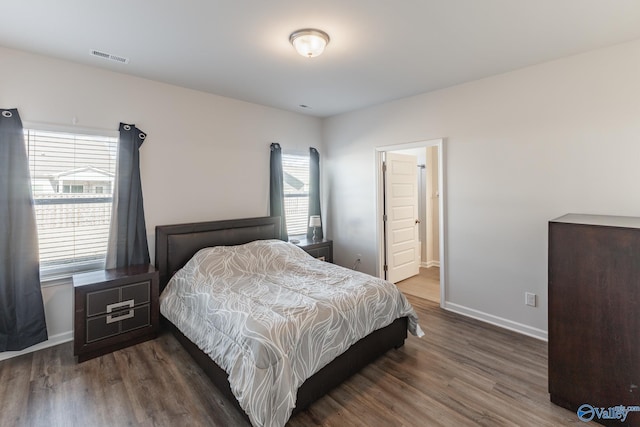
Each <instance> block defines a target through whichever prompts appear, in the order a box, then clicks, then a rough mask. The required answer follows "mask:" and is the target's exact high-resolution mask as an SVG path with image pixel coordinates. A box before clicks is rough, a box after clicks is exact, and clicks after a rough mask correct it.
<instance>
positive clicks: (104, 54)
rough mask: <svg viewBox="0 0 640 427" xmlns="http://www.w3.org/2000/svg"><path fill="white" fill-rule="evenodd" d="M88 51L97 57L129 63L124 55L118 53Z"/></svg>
mask: <svg viewBox="0 0 640 427" xmlns="http://www.w3.org/2000/svg"><path fill="white" fill-rule="evenodd" d="M89 53H90V54H91V55H93V56H97V57H98V58H102V59H108V60H109V61H116V62H120V63H121V64H128V63H129V58H125V57H122V56H118V55H112V54H110V53H107V52H101V51H99V50H92V51H91V52H89Z"/></svg>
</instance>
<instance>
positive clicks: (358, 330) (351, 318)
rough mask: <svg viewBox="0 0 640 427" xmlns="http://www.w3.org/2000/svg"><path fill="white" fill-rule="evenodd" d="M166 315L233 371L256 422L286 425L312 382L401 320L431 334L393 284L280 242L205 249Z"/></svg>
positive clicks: (169, 295) (164, 306) (169, 297)
mask: <svg viewBox="0 0 640 427" xmlns="http://www.w3.org/2000/svg"><path fill="white" fill-rule="evenodd" d="M160 310H161V312H162V314H163V315H164V316H165V317H166V318H167V319H169V320H170V321H171V322H172V323H173V324H175V325H176V326H177V327H178V329H180V330H181V331H182V333H183V334H184V335H185V336H187V337H188V338H189V339H190V340H191V341H193V342H194V343H195V344H196V345H197V346H198V347H199V348H200V349H201V350H203V351H204V352H205V353H207V354H208V355H209V356H210V357H211V358H212V359H213V360H214V361H215V362H216V363H217V364H218V366H220V367H221V368H222V369H224V370H225V371H226V372H227V374H228V375H229V383H230V384H231V390H232V392H233V394H234V395H235V396H236V398H237V399H238V402H239V403H240V406H241V407H242V408H243V409H244V410H245V412H246V413H247V415H248V416H249V418H250V420H251V423H252V424H253V425H254V426H267V427H273V426H283V425H284V424H285V423H286V422H287V420H288V419H289V417H290V415H291V411H292V410H293V408H294V407H295V405H296V394H297V390H298V388H299V387H300V385H301V384H302V383H303V382H304V381H305V380H306V379H307V378H309V377H310V376H311V375H313V374H314V373H315V372H317V371H318V370H320V369H321V368H322V367H324V366H325V365H326V364H328V363H329V362H331V361H332V360H333V359H334V358H335V357H336V356H338V355H340V354H341V353H343V352H344V351H346V350H347V349H348V348H349V347H350V346H351V345H352V344H354V343H355V342H357V341H358V340H359V339H361V338H363V337H364V336H366V335H368V334H369V333H371V332H373V331H375V330H377V329H380V328H382V327H384V326H387V325H389V324H390V323H392V322H393V321H394V320H395V319H397V318H398V317H404V316H408V317H409V331H410V332H411V333H412V334H414V335H418V336H422V335H423V332H422V330H421V329H420V326H419V325H418V319H417V316H416V314H415V312H414V310H413V308H412V307H411V305H410V304H409V303H408V302H407V300H406V299H405V298H404V296H403V295H402V294H401V293H400V292H399V291H398V289H397V288H396V286H395V285H393V284H392V283H389V282H386V281H384V280H381V279H378V278H375V277H372V276H369V275H367V274H364V273H360V272H357V271H353V270H349V269H347V268H344V267H340V266H337V265H334V264H330V263H326V262H323V261H319V260H316V259H314V258H313V257H311V256H310V255H308V254H307V253H306V252H304V251H303V250H302V249H300V248H298V247H297V246H295V245H293V244H290V243H287V242H283V241H280V240H261V241H255V242H252V243H248V244H246V245H240V246H218V247H213V248H207V249H202V250H201V251H199V252H198V253H197V254H196V255H194V257H193V258H192V259H191V260H190V261H189V262H188V263H187V264H186V265H185V266H184V267H183V268H182V269H181V270H180V271H178V272H177V273H176V274H175V275H174V277H173V278H172V279H171V280H170V281H169V284H168V285H167V287H166V289H165V290H164V291H163V293H162V295H161V297H160Z"/></svg>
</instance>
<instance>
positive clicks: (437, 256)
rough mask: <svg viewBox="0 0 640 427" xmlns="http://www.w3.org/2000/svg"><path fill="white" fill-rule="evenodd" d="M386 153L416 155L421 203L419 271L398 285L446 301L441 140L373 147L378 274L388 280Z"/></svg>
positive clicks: (437, 300) (407, 290) (390, 247)
mask: <svg viewBox="0 0 640 427" xmlns="http://www.w3.org/2000/svg"><path fill="white" fill-rule="evenodd" d="M389 153H394V154H391V155H393V156H395V155H396V153H397V154H400V155H405V156H406V155H408V156H415V158H416V162H415V164H414V165H413V167H414V168H415V169H416V171H417V184H418V185H417V187H418V204H419V206H420V208H419V209H418V212H417V216H416V224H418V228H419V230H418V233H417V235H418V240H419V245H418V248H419V249H418V251H419V258H420V259H419V263H420V268H419V271H418V270H416V273H418V274H416V275H414V276H413V277H410V278H407V279H405V280H401V281H399V282H397V284H398V287H399V288H400V289H401V290H402V291H403V292H406V293H409V294H413V295H416V296H419V297H421V298H425V299H428V300H431V301H435V302H438V303H439V304H440V305H441V306H443V305H444V303H445V301H446V282H445V276H446V269H445V266H446V263H445V259H444V256H445V251H444V245H445V238H444V237H445V234H444V230H445V220H446V217H445V209H444V206H445V192H444V189H445V188H446V186H445V181H444V176H445V174H444V140H443V139H437V140H429V141H419V142H414V143H407V144H398V145H392V146H384V147H378V148H376V171H377V178H378V179H377V182H378V185H377V219H376V224H377V243H378V254H379V256H378V266H379V268H378V277H381V278H385V279H387V280H390V277H389V272H388V271H387V268H389V267H388V265H389V263H390V264H391V265H393V262H394V259H393V258H390V255H389V251H392V250H393V249H392V246H393V245H392V244H391V245H390V244H389V242H388V240H389V235H388V230H387V228H388V223H386V222H385V220H386V219H388V218H387V217H385V205H387V204H388V199H387V198H388V194H387V192H388V191H389V189H388V188H387V189H386V188H385V187H386V182H385V176H386V175H387V174H385V173H384V172H383V165H384V162H385V159H386V158H387V157H388V156H389ZM392 243H393V242H392ZM391 256H393V254H392V255H391ZM389 261H390V262H389ZM392 276H393V275H392ZM394 277H395V276H394Z"/></svg>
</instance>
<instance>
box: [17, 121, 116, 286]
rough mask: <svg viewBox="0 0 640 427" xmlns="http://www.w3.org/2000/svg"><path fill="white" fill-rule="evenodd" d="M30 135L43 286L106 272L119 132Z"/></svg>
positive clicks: (32, 132)
mask: <svg viewBox="0 0 640 427" xmlns="http://www.w3.org/2000/svg"><path fill="white" fill-rule="evenodd" d="M113 135H114V136H110V135H97V136H96V135H84V134H76V133H72V132H59V131H46V130H37V129H25V143H26V146H27V155H28V157H29V168H30V171H31V187H32V191H33V199H34V204H35V212H36V222H37V226H38V241H39V249H40V272H41V276H42V279H43V280H47V279H51V278H55V277H60V276H68V275H70V274H72V273H74V272H77V271H86V270H92V269H100V268H104V261H105V257H106V251H107V242H108V238H109V225H110V221H111V204H112V195H113V185H114V178H115V167H116V154H117V141H118V138H117V137H116V136H115V135H117V132H114V133H113Z"/></svg>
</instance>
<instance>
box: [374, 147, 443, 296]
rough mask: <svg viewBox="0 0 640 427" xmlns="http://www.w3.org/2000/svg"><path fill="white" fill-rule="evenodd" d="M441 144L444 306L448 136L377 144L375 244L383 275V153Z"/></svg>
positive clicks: (441, 283)
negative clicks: (446, 145) (446, 146)
mask: <svg viewBox="0 0 640 427" xmlns="http://www.w3.org/2000/svg"><path fill="white" fill-rule="evenodd" d="M423 147H424V148H427V147H438V193H439V197H438V213H439V216H440V221H439V223H438V228H439V234H440V235H439V242H438V245H439V248H440V249H439V252H440V307H444V306H445V302H446V300H447V299H446V297H447V292H446V277H447V262H446V254H447V252H446V240H447V239H446V233H445V231H446V229H447V228H446V223H447V216H446V213H447V212H446V203H445V200H446V188H447V186H446V182H445V177H446V173H445V158H446V157H445V140H444V138H439V139H430V140H424V141H416V142H408V143H404V144H395V145H385V146H381V147H376V148H375V171H376V183H377V184H376V247H377V252H378V260H377V269H376V270H377V275H378V277H380V278H384V257H385V247H384V222H383V215H384V179H383V178H384V177H383V173H382V163H383V158H384V153H386V152H387V151H399V150H407V149H411V148H423Z"/></svg>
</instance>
